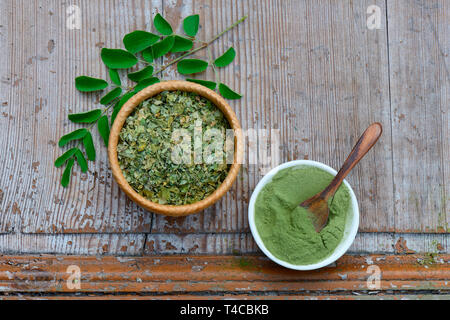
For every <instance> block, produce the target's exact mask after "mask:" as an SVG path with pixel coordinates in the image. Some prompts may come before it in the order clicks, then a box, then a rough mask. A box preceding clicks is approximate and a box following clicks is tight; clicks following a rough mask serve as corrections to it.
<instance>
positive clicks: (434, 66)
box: [388, 0, 450, 232]
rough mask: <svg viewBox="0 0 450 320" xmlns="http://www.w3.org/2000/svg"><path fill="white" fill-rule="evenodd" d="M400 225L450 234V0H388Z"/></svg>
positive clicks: (396, 182) (396, 184)
mask: <svg viewBox="0 0 450 320" xmlns="http://www.w3.org/2000/svg"><path fill="white" fill-rule="evenodd" d="M388 20H389V53H390V54H389V55H390V59H389V60H390V66H391V67H390V68H391V72H390V82H391V104H392V114H391V117H392V137H393V141H392V143H393V155H394V158H393V161H394V162H393V163H394V181H395V186H394V190H395V217H396V218H395V229H396V230H401V231H410V232H449V231H450V229H449V221H450V210H449V208H448V204H447V203H446V202H447V201H448V199H449V198H450V185H449V183H450V161H449V159H450V154H449V139H450V133H449V118H450V112H449V101H450V95H449V89H450V86H449V81H450V77H449V69H448V65H449V63H450V58H449V53H450V25H449V23H448V22H449V20H450V3H449V2H448V1H445V0H443V1H388Z"/></svg>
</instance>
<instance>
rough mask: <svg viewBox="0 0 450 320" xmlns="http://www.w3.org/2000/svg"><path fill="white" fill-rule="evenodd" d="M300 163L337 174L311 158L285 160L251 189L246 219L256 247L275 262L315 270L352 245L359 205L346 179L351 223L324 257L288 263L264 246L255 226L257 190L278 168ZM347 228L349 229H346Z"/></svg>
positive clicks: (298, 268)
mask: <svg viewBox="0 0 450 320" xmlns="http://www.w3.org/2000/svg"><path fill="white" fill-rule="evenodd" d="M300 165H309V166H313V167H317V168H320V169H323V170H325V171H327V172H329V173H331V174H333V175H334V176H335V175H336V174H337V171H336V170H334V169H333V168H331V167H329V166H327V165H326V164H324V163H321V162H318V161H312V160H293V161H289V162H285V163H283V164H281V165H278V166H276V167H275V168H273V169H272V170H270V171H269V172H268V173H267V174H266V175H265V176H264V177H263V178H262V179H261V180H260V181H259V182H258V184H257V185H256V187H255V189H254V190H253V193H252V196H251V198H250V202H249V207H248V221H249V225H250V230H251V232H252V235H253V238H254V239H255V242H256V244H257V245H258V247H259V248H260V249H261V250H262V251H263V252H264V254H265V255H266V256H267V257H268V258H270V259H271V260H272V261H274V262H275V263H277V264H279V265H281V266H283V267H286V268H289V269H293V270H304V271H306V270H315V269H319V268H322V267H325V266H327V265H329V264H331V263H333V262H335V261H336V260H337V259H339V258H340V257H341V256H342V255H343V254H344V253H345V252H346V251H347V250H348V249H349V248H350V246H351V245H352V243H353V241H354V240H355V237H356V234H357V232H358V228H359V207H358V201H357V199H356V196H355V193H354V192H353V189H352V187H351V186H350V184H349V183H348V182H347V180H344V184H345V185H346V186H347V188H348V189H349V190H350V198H351V202H352V211H351V214H352V216H351V218H352V221H351V225H350V227H349V228H348V227H347V223H346V231H345V232H344V235H343V238H342V240H341V242H340V243H339V244H338V246H337V247H336V249H335V250H334V251H333V252H332V253H331V254H330V255H329V256H327V257H326V258H325V259H323V260H321V261H319V262H316V263H313V264H308V265H295V264H292V263H289V262H287V261H284V260H281V259H279V258H277V257H275V256H274V255H273V254H272V253H271V252H270V251H269V250H268V249H267V248H266V246H265V244H264V242H263V241H262V239H261V237H260V236H259V233H258V230H257V228H256V224H255V203H256V199H257V197H258V194H259V192H260V191H261V190H262V188H263V187H264V186H265V185H266V184H267V183H269V182H270V181H272V178H273V176H274V175H275V174H276V173H278V172H279V171H280V170H282V169H285V168H289V167H295V166H300ZM347 229H349V230H347Z"/></svg>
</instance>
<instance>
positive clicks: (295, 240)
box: [254, 165, 352, 265]
mask: <svg viewBox="0 0 450 320" xmlns="http://www.w3.org/2000/svg"><path fill="white" fill-rule="evenodd" d="M333 178H334V176H333V175H332V174H331V173H329V172H327V171H325V170H323V169H321V168H318V167H315V166H309V165H300V166H294V167H288V168H285V169H282V170H280V171H279V172H277V173H276V174H275V176H274V177H273V178H272V180H271V181H270V182H268V183H267V184H266V185H265V186H264V187H263V188H262V189H261V191H260V192H259V194H258V197H257V198H256V203H255V207H254V208H255V209H254V211H255V213H254V214H255V225H256V229H257V231H258V233H259V236H260V238H261V240H262V242H263V243H264V245H265V247H266V248H267V250H269V251H270V252H271V253H272V254H273V255H274V256H275V257H276V258H278V259H280V260H283V261H286V262H288V263H290V264H293V265H309V264H314V263H317V262H319V261H322V260H324V259H325V258H327V257H328V256H330V255H331V254H332V253H333V251H334V250H335V249H336V247H337V246H338V245H339V243H340V242H341V241H342V239H343V236H344V231H345V227H346V223H347V217H348V216H349V215H350V214H351V211H352V199H351V195H350V190H349V188H348V187H347V186H346V185H345V184H344V183H343V184H342V185H341V186H340V187H339V189H338V191H337V192H336V194H335V195H334V197H333V198H332V199H330V201H329V203H328V205H329V208H330V215H329V219H328V223H327V225H326V226H325V227H324V228H323V229H322V231H321V232H320V233H317V232H316V231H315V230H314V227H313V224H312V222H311V220H310V217H309V213H308V212H307V211H306V210H305V209H303V208H300V207H299V206H298V205H299V204H300V203H301V202H303V201H304V200H306V199H309V198H311V197H312V196H313V195H315V194H317V193H318V192H319V191H322V190H323V189H324V188H325V187H326V186H327V185H328V184H329V183H330V182H331V180H332V179H333Z"/></svg>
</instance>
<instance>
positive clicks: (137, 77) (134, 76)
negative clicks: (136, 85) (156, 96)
mask: <svg viewBox="0 0 450 320" xmlns="http://www.w3.org/2000/svg"><path fill="white" fill-rule="evenodd" d="M152 75H153V67H152V66H148V67H145V68H143V69H141V70H139V71H136V72H133V73H129V74H128V78H129V79H130V80H132V81H134V82H139V81H142V80H144V79H148V78H150V77H151V76H152Z"/></svg>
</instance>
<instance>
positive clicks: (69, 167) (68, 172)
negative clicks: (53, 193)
mask: <svg viewBox="0 0 450 320" xmlns="http://www.w3.org/2000/svg"><path fill="white" fill-rule="evenodd" d="M74 162H75V159H74V158H71V159H70V160H69V161H68V162H67V166H66V168H65V169H64V172H63V175H62V178H61V185H62V186H63V187H64V188H65V187H67V186H68V185H69V182H70V176H71V174H72V167H73V164H74Z"/></svg>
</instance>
